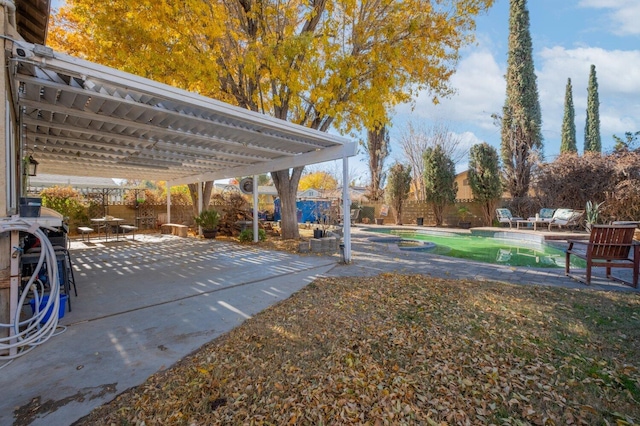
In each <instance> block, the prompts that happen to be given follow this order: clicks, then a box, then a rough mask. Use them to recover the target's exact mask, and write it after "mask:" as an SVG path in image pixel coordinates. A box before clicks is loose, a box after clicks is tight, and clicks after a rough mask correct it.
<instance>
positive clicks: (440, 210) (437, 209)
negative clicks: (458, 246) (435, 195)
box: [433, 203, 444, 226]
mask: <svg viewBox="0 0 640 426" xmlns="http://www.w3.org/2000/svg"><path fill="white" fill-rule="evenodd" d="M433 216H434V218H435V220H436V226H442V222H443V221H444V220H443V219H444V217H443V216H444V206H442V205H439V204H437V203H433Z"/></svg>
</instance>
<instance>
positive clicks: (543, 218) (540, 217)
mask: <svg viewBox="0 0 640 426" xmlns="http://www.w3.org/2000/svg"><path fill="white" fill-rule="evenodd" d="M555 212H556V209H547V208H543V209H540V212H539V213H538V214H537V215H536V216H532V217H530V218H529V219H528V220H536V221H538V222H549V221H551V219H553V214H554V213H555Z"/></svg>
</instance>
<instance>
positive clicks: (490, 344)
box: [79, 274, 640, 425]
mask: <svg viewBox="0 0 640 426" xmlns="http://www.w3.org/2000/svg"><path fill="white" fill-rule="evenodd" d="M639 369H640V295H638V294H622V293H605V292H595V291H589V290H580V291H576V290H566V289H555V288H542V287H527V286H515V285H504V284H497V283H486V282H483V283H479V282H468V281H455V280H441V279H434V278H429V277H425V276H418V275H411V276H407V275H397V274H383V275H381V276H378V277H374V278H340V279H321V280H318V281H316V282H314V283H313V284H311V285H309V286H307V287H306V288H305V289H303V290H302V291H300V292H298V293H297V294H295V295H294V296H292V297H291V298H289V299H288V300H286V301H283V302H281V303H280V304H278V305H276V306H274V307H272V308H270V309H268V310H266V311H264V312H263V313H261V314H259V315H256V316H255V317H254V318H252V319H250V320H248V321H246V322H245V323H244V324H243V325H242V326H240V327H238V328H236V329H234V330H233V331H231V332H230V333H228V334H227V335H224V336H222V337H221V338H219V339H216V340H215V341H213V342H211V343H210V344H208V345H206V346H204V347H202V348H201V349H200V350H199V351H197V352H196V353H194V354H193V355H191V356H189V357H187V358H185V359H183V360H182V361H181V362H179V363H178V364H177V365H175V366H173V367H172V368H170V369H167V370H165V371H162V372H159V373H157V374H155V375H154V376H152V377H151V378H149V380H148V381H147V382H146V383H144V384H143V385H141V386H139V387H137V388H134V389H131V390H129V391H127V392H125V393H124V394H122V395H120V396H118V397H117V398H116V399H115V400H114V401H112V402H111V403H110V404H108V405H106V406H103V407H101V408H99V409H97V410H95V411H94V412H93V413H92V414H91V415H90V416H89V417H87V418H85V419H82V420H81V421H80V422H79V424H91V425H129V424H137V425H141V424H145V425H159V424H162V425H213V424H233V425H235V424H257V425H261V424H272V425H286V424H300V425H322V424H369V425H383V424H420V425H423V424H424V425H436V424H483V425H484V424H500V425H523V424H539V425H542V424H545V425H547V424H550V425H553V424H588V425H594V424H618V425H625V424H634V423H636V422H639V421H640V370H639Z"/></svg>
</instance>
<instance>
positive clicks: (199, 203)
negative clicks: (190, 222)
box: [198, 182, 204, 236]
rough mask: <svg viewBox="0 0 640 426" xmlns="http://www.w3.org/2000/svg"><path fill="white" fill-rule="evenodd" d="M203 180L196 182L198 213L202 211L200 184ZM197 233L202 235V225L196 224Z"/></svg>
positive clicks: (202, 183)
mask: <svg viewBox="0 0 640 426" xmlns="http://www.w3.org/2000/svg"><path fill="white" fill-rule="evenodd" d="M203 185H204V182H198V215H200V213H202V204H203V203H202V201H203V200H202V186H203ZM198 235H200V236H202V226H198Z"/></svg>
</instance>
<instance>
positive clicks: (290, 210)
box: [271, 167, 304, 240]
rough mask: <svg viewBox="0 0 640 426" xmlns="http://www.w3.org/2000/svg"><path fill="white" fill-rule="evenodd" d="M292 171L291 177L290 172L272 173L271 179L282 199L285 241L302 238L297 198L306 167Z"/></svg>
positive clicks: (281, 214) (281, 224) (281, 208)
mask: <svg viewBox="0 0 640 426" xmlns="http://www.w3.org/2000/svg"><path fill="white" fill-rule="evenodd" d="M290 170H291V171H292V173H291V175H289V170H280V171H277V172H271V179H272V180H273V183H274V185H275V186H276V189H277V190H278V196H279V197H280V219H281V222H280V226H281V228H282V238H283V239H285V240H289V239H296V238H299V237H300V231H299V229H298V212H297V209H296V198H297V195H298V183H299V182H300V177H301V176H302V171H303V170H304V167H296V168H294V169H290Z"/></svg>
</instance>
